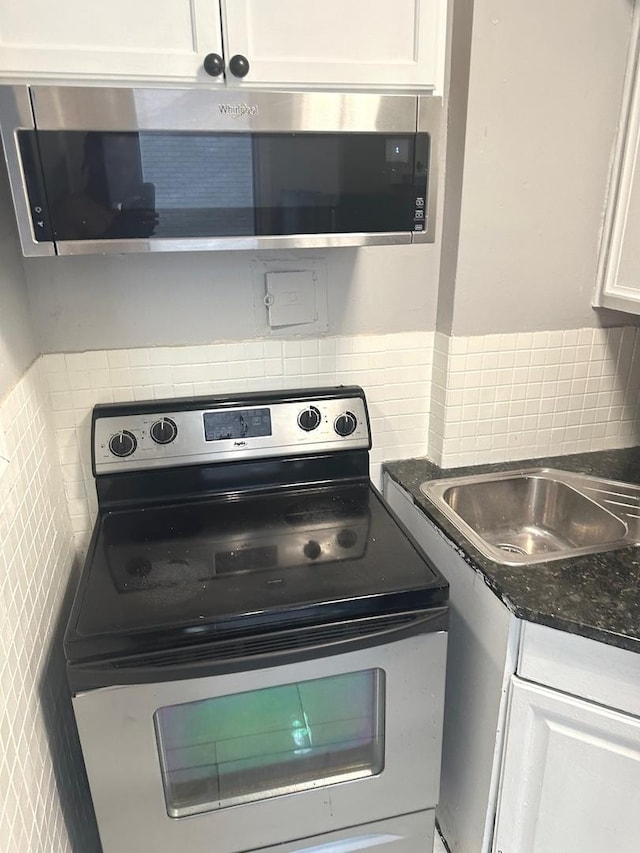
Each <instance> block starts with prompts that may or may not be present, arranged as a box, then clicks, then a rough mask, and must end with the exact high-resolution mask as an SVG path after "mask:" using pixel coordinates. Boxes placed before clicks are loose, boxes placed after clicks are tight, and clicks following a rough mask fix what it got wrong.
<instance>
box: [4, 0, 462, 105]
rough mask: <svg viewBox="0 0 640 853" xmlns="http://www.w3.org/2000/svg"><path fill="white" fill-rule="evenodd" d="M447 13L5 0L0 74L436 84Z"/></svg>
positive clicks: (373, 0) (276, 3)
mask: <svg viewBox="0 0 640 853" xmlns="http://www.w3.org/2000/svg"><path fill="white" fill-rule="evenodd" d="M446 12H447V3H446V0H395V2H394V3H392V4H389V3H388V2H383V0H368V2H367V3H363V2H362V0H322V2H318V0H219V2H218V0H162V2H160V3H158V2H157V0H133V2H131V0H109V2H108V3H93V4H87V3H86V2H81V0H60V2H58V3H55V4H51V3H50V2H45V0H20V2H5V3H2V4H0V77H1V78H4V79H5V80H12V81H15V82H18V81H27V82H33V81H38V80H39V81H43V80H46V79H51V80H56V81H64V80H78V81H81V80H85V81H86V80H95V81H97V82H103V81H104V82H116V81H119V82H123V83H127V82H131V83H135V82H148V83H175V84H188V85H194V84H195V85H207V86H211V85H220V86H223V85H225V84H226V85H227V86H230V87H245V86H246V87H247V88H252V87H258V88H259V87H272V88H278V87H283V88H285V87H287V88H329V89H357V88H363V89H375V90H387V89H388V90H394V89H395V90H404V91H411V90H414V91H415V90H427V91H428V90H432V91H435V92H436V93H441V92H442V84H443V76H444V52H445V41H446V17H447V14H446ZM210 54H213V55H215V56H217V57H219V61H218V65H217V67H216V61H217V60H215V59H213V60H211V59H210V60H209V69H210V71H213V72H214V76H211V74H208V73H207V71H206V70H205V58H206V57H207V56H208V55H210Z"/></svg>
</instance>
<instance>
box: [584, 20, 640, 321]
mask: <svg viewBox="0 0 640 853" xmlns="http://www.w3.org/2000/svg"><path fill="white" fill-rule="evenodd" d="M639 57H640V5H636V7H635V16H634V22H633V31H632V37H631V47H630V50H629V59H628V63H627V78H626V83H625V94H624V98H623V106H622V111H621V115H620V122H619V125H618V128H619V129H618V140H617V143H616V150H615V153H614V164H613V169H612V174H611V182H610V186H609V198H608V200H607V211H606V216H605V223H604V228H603V234H602V245H601V247H600V260H599V269H598V282H597V285H596V292H595V297H594V305H596V306H601V307H603V308H614V309H617V310H619V311H627V312H629V313H631V314H640V240H638V233H640V174H639V173H638V165H639V164H638V155H639V151H638V149H639V146H640V67H639V65H638V59H639Z"/></svg>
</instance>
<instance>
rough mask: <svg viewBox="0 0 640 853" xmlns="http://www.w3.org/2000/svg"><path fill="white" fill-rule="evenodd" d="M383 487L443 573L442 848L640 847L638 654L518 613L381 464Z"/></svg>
mask: <svg viewBox="0 0 640 853" xmlns="http://www.w3.org/2000/svg"><path fill="white" fill-rule="evenodd" d="M384 494H385V497H386V498H387V500H388V501H389V503H390V505H391V507H392V508H393V509H394V510H395V512H396V513H397V515H398V516H399V518H400V519H401V521H403V522H404V524H405V525H406V526H407V528H408V529H409V531H410V532H411V533H412V534H413V536H414V537H415V538H416V539H417V541H418V542H419V543H420V544H421V545H422V547H423V548H424V549H425V551H426V552H427V554H428V555H429V557H430V558H431V559H432V561H433V562H434V563H435V565H436V566H437V567H438V568H439V569H440V571H441V572H442V573H443V574H444V576H445V577H446V578H447V580H448V581H449V584H450V613H451V622H450V627H449V643H448V655H447V687H446V698H445V715H444V739H443V750H442V779H441V787H440V801H439V805H438V809H437V812H436V817H437V819H438V821H439V823H440V828H441V830H442V832H443V834H444V837H445V840H446V842H447V844H448V846H449V849H450V850H451V853H640V654H635V653H634V652H631V651H627V650H625V649H620V648H616V647H614V646H611V645H608V644H606V643H600V642H597V641H596V640H592V639H588V638H586V637H582V636H578V635H576V634H570V633H566V632H564V631H560V630H557V629H554V628H548V627H546V626H544V625H538V624H534V623H532V622H525V621H522V620H520V619H517V618H516V617H515V616H514V615H513V614H512V613H511V612H510V611H509V610H508V609H507V607H506V606H505V605H504V604H503V602H502V601H501V600H500V599H499V598H498V596H497V595H496V594H495V593H494V592H492V591H491V590H490V589H489V587H488V586H487V584H486V583H485V582H484V579H483V577H482V575H481V574H480V573H479V572H476V571H474V570H473V568H472V567H471V565H470V564H469V563H468V562H466V560H465V559H464V557H463V555H462V552H461V550H460V549H458V548H455V547H454V546H453V545H452V543H451V542H450V540H449V539H448V538H447V537H445V536H444V534H442V532H441V531H440V530H439V529H438V528H437V527H436V526H435V525H434V524H433V523H432V522H431V521H430V520H429V519H428V518H427V517H426V516H425V515H424V513H423V512H422V511H421V510H420V509H418V508H417V507H416V505H415V504H414V502H413V498H412V497H411V496H410V495H408V494H407V492H406V491H404V490H403V489H402V488H400V487H399V486H398V485H397V484H396V483H394V482H393V481H392V480H391V479H390V478H389V477H388V475H387V476H386V477H385V484H384ZM523 571H526V569H523Z"/></svg>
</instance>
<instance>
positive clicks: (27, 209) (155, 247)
mask: <svg viewBox="0 0 640 853" xmlns="http://www.w3.org/2000/svg"><path fill="white" fill-rule="evenodd" d="M440 112H441V100H440V99H439V98H434V97H430V96H424V97H422V96H413V95H374V94H365V93H359V94H354V93H349V94H341V93H324V92H309V93H289V92H283V93H275V92H249V91H246V90H242V91H238V92H230V91H224V92H222V91H210V90H204V89H169V88H156V89H125V88H121V89H115V88H98V87H93V88H83V87H72V86H65V87H54V86H32V87H28V86H2V87H0V130H1V133H2V139H3V143H4V153H5V158H6V161H7V166H8V172H9V180H10V183H11V191H12V195H13V201H14V205H15V210H16V215H17V221H18V230H19V234H20V240H21V244H22V251H23V254H24V255H27V256H29V255H54V254H58V255H75V254H103V253H107V252H109V253H111V252H116V253H122V252H157V251H173V252H175V251H203V250H212V249H218V250H219V249H267V248H283V249H291V248H311V247H324V246H364V245H376V244H392V243H416V242H433V240H434V233H435V208H436V189H437V164H438V154H437V146H438V136H439V130H440Z"/></svg>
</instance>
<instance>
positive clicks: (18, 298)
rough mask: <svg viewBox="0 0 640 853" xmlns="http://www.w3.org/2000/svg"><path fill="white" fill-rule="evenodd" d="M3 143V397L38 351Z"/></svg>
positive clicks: (0, 192) (0, 171) (0, 286)
mask: <svg viewBox="0 0 640 853" xmlns="http://www.w3.org/2000/svg"><path fill="white" fill-rule="evenodd" d="M22 260H23V259H22V255H21V253H20V248H19V245H18V237H17V231H16V224H15V216H14V213H13V205H12V203H11V198H10V194H9V184H8V181H7V175H6V170H5V167H4V159H3V156H2V147H1V146H0V398H1V397H2V395H3V394H4V393H5V391H7V389H9V388H10V387H11V386H12V385H13V384H14V383H15V382H17V381H18V379H19V378H20V376H21V375H22V374H23V372H24V371H25V370H26V368H27V367H28V366H29V364H31V362H32V361H33V360H34V358H35V357H36V356H37V355H38V350H37V347H36V343H35V340H34V335H33V329H32V325H31V318H30V316H29V302H28V298H27V285H26V281H25V274H24V269H23V264H22Z"/></svg>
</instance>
